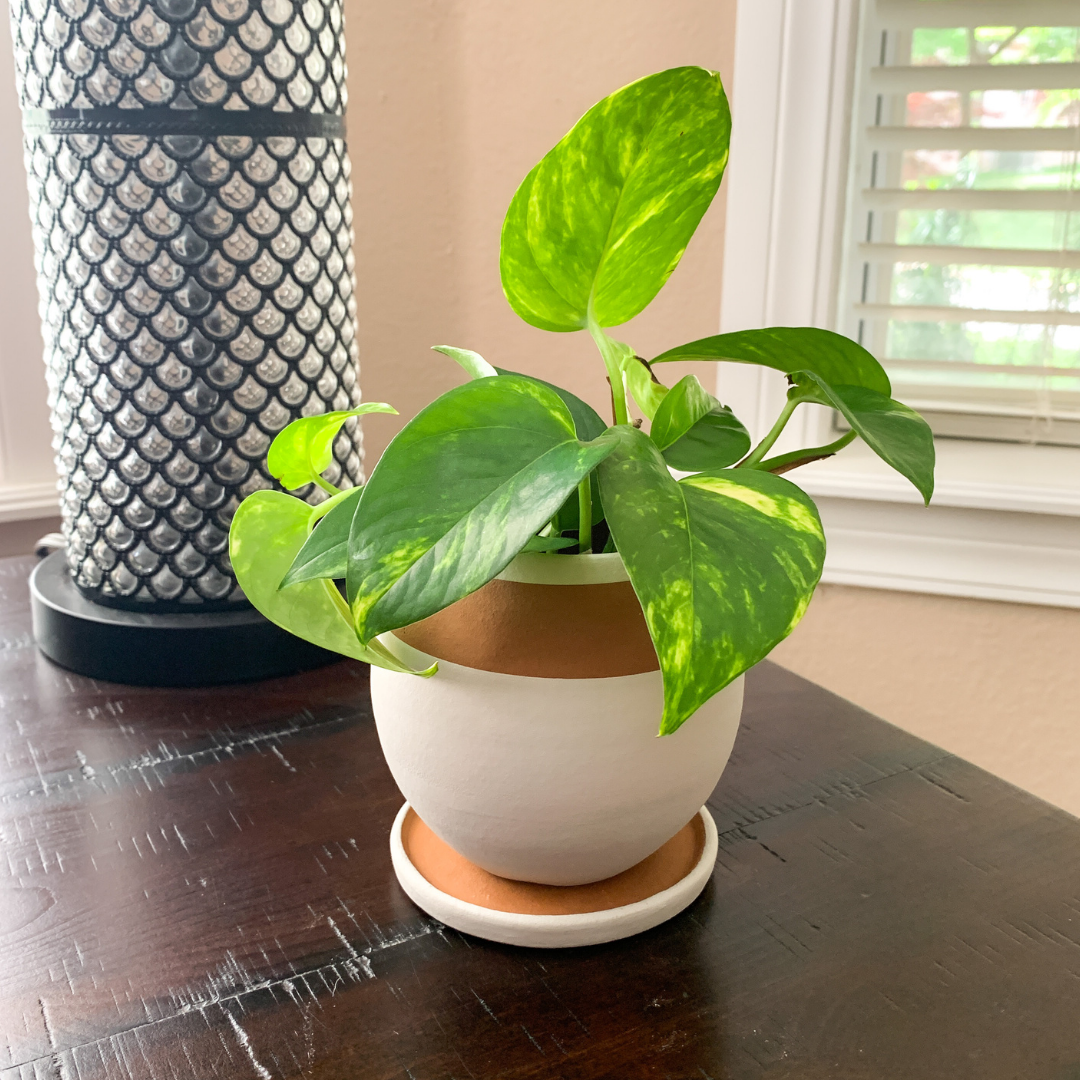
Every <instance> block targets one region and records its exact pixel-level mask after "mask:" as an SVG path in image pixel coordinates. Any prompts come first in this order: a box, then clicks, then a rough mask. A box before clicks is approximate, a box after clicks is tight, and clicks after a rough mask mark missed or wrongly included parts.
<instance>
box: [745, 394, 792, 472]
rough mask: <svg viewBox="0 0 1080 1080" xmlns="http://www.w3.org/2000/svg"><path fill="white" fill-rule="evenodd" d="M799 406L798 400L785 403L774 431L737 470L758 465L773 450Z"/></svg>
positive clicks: (751, 452) (774, 425)
mask: <svg viewBox="0 0 1080 1080" xmlns="http://www.w3.org/2000/svg"><path fill="white" fill-rule="evenodd" d="M799 404H800V402H799V399H798V398H796V399H795V400H792V399H791V398H788V400H787V401H786V402H785V403H784V408H783V410H782V411H781V413H780V415H779V416H778V417H777V418H776V423H775V424H773V426H772V429H771V430H770V431H769V434H768V435H766V436H765V438H764V439H762V440H761V442H759V443H758V444H757V446H755V447H754V449H753V450H751V451H750V453H749V454H747V455H746V457H744V458H743V459H742V461H740V462H739V464H738V465H737V466H736V468H749V467H750V466H752V465H756V464H757V463H758V462H759V461H760V460H761V459H762V458H763V457H764V456H765V455H766V454H767V453H768V452H769V451H770V450H771V449H772V446H773V443H774V442H776V440H777V439H779V438H780V432H781V431H783V430H784V426H785V425H786V424H787V422H788V421H789V420H790V419H791V414H792V413H793V412H794V411H795V410H796V409H797V408H798V407H799Z"/></svg>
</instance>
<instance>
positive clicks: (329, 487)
mask: <svg viewBox="0 0 1080 1080" xmlns="http://www.w3.org/2000/svg"><path fill="white" fill-rule="evenodd" d="M315 483H316V484H318V485H319V487H321V488H322V489H323V491H325V492H326V493H327V494H328V495H340V494H341V489H340V488H336V487H334V485H333V484H331V483H330V481H329V480H324V479H323V478H322V477H321V476H316V477H315Z"/></svg>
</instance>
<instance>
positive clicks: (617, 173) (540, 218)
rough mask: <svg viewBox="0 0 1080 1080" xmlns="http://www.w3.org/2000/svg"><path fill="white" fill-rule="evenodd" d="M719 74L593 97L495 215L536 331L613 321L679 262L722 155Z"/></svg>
mask: <svg viewBox="0 0 1080 1080" xmlns="http://www.w3.org/2000/svg"><path fill="white" fill-rule="evenodd" d="M730 133H731V114H730V112H729V110H728V104H727V98H726V97H725V95H724V89H723V86H721V84H720V77H719V76H718V75H717V74H716V73H715V72H712V71H706V70H705V69H704V68H698V67H680V68H671V69H670V70H668V71H661V72H659V73H658V74H655V75H649V76H647V77H645V78H644V79H639V80H638V81H637V82H635V83H631V84H630V85H629V86H625V87H623V88H622V89H621V90H618V91H616V92H615V93H614V94H611V95H610V96H609V97H606V98H604V100H603V101H601V102H599V103H598V104H596V105H594V106H593V107H592V108H591V109H590V110H589V111H588V112H587V113H586V114H585V115H584V116H583V117H582V118H581V119H580V120H579V121H578V122H577V124H575V125H574V127H573V129H572V130H571V131H570V132H569V134H567V135H566V137H565V138H564V139H563V140H562V141H561V142H560V143H559V144H558V145H557V146H555V147H554V149H552V150H551V151H550V152H549V153H548V154H547V156H546V157H544V159H543V160H542V161H541V162H540V164H539V165H537V166H536V167H535V168H534V169H533V170H532V171H531V172H530V173H529V175H528V176H527V177H526V178H525V180H524V182H523V183H522V185H521V187H520V188H519V189H518V191H517V194H515V196H514V198H513V200H512V201H511V203H510V209H509V210H508V211H507V215H506V220H505V222H504V223H503V232H502V245H501V252H500V270H501V273H502V281H503V289H504V291H505V292H506V297H507V299H508V300H509V302H510V305H511V307H513V309H514V310H515V311H516V312H517V313H518V315H520V316H521V318H523V319H524V320H525V321H526V322H528V323H531V324H532V325H533V326H538V327H540V328H541V329H544V330H559V331H568V330H579V329H581V328H583V327H584V326H585V325H586V322H587V318H588V314H589V312H590V310H591V311H592V313H593V315H594V317H595V319H596V321H597V323H598V324H599V325H600V326H615V325H617V324H619V323H624V322H626V321H627V320H628V319H631V318H633V317H634V316H635V315H637V314H638V312H640V311H642V310H643V309H644V308H645V307H646V306H647V305H648V303H649V301H650V300H652V298H653V297H654V296H655V295H656V294H657V292H659V291H660V289H661V287H662V286H663V284H664V282H665V281H667V279H668V277H669V276H670V274H671V272H672V271H673V270H674V269H675V267H676V266H677V265H678V263H679V260H680V259H681V258H682V253H683V251H684V250H685V248H686V245H687V243H688V242H689V240H690V237H691V236H693V234H694V230H695V229H696V228H697V225H698V222H699V221H700V220H701V217H702V215H703V214H704V213H705V211H706V210H707V209H708V207H709V204H710V203H711V202H712V199H713V196H714V195H715V194H716V189H717V188H718V187H719V186H720V179H721V176H722V175H723V172H724V166H725V164H726V163H727V156H728V140H729V136H730Z"/></svg>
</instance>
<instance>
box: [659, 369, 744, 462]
mask: <svg viewBox="0 0 1080 1080" xmlns="http://www.w3.org/2000/svg"><path fill="white" fill-rule="evenodd" d="M649 436H650V438H651V439H652V441H653V442H654V443H656V445H657V447H658V448H659V449H660V451H661V452H662V453H663V455H664V460H665V461H666V462H667V463H668V464H669V465H671V466H673V467H674V468H676V469H682V470H684V471H685V472H698V471H700V470H702V469H718V468H723V467H724V466H726V465H731V464H733V463H734V462H736V461H738V460H739V458H741V457H742V456H743V455H744V454H745V453H746V452H747V451H748V450H749V449H750V435H749V433H748V432H747V430H746V428H745V427H743V425H742V424H741V423H740V422H739V420H737V419H736V417H735V415H734V413H732V411H731V410H730V409H727V408H725V407H724V406H723V405H721V404H720V402H719V401H717V400H716V398H714V397H713V396H712V394H709V393H707V392H706V390H705V387H703V386H702V385H701V383H700V382H699V381H698V380H697V378H696V377H695V376H693V375H686V376H685V377H683V378H682V379H680V380H679V381H678V382H677V383H676V384H675V385H674V386H673V387H672V388H671V390H670V391H669V393H668V394H667V396H666V397H665V398H664V400H663V401H661V402H660V406H659V408H658V409H657V410H656V415H655V416H654V417H653V422H652V427H651V428H650V430H649Z"/></svg>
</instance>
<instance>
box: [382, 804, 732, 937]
mask: <svg viewBox="0 0 1080 1080" xmlns="http://www.w3.org/2000/svg"><path fill="white" fill-rule="evenodd" d="M409 809H410V807H409V803H408V802H406V803H404V805H403V806H402V807H401V809H400V810H399V811H398V813H397V817H395V819H394V824H393V826H392V828H391V830H390V857H391V861H392V863H393V867H394V872H395V874H396V875H397V879H398V882H399V883H400V885H401V887H402V889H404V890H405V893H406V894H407V895H408V897H409V898H410V899H411V900H412V901H413V902H414V903H415V904H416V905H417V906H418V907H420V908H422V909H423V910H424V911H426V912H427V913H428V914H429V915H431V916H432V917H433V918H435V919H437V920H438V921H439V922H441V923H444V924H445V925H447V926H450V927H452V928H453V929H455V930H460V931H462V932H463V933H467V934H471V935H473V936H474V937H481V938H486V939H487V940H490V941H499V942H503V943H505V944H511V945H524V946H528V947H531V948H567V947H576V946H581V945H596V944H600V943H602V942H605V941H615V940H618V939H619V938H623V937H630V936H631V935H633V934H639V933H641V932H642V931H644V930H648V929H651V928H652V927H654V926H659V925H660V923H662V922H666V921H667V920H668V919H670V918H672V917H673V916H675V915H677V914H678V913H679V912H680V911H682V910H684V909H685V908H687V907H689V905H690V904H692V903H693V902H694V901H695V900H696V899H697V898H698V896H699V895H700V894H701V892H702V890H703V889H704V888H705V885H706V884H707V883H708V880H709V878H710V877H711V876H712V872H713V867H714V866H715V864H716V856H717V852H718V850H719V837H718V834H717V831H716V823H715V822H714V821H713V818H712V814H710V813H709V811H708V808H707V807H705V806H703V807H702V808H701V809H700V810H699V811H698V816H699V817H700V818H701V821H702V825H703V826H704V828H705V845H704V848H703V850H702V852H701V857H700V858H699V859H698V861H697V863H696V864H695V865H694V867H693V869H692V870H691V871H690V872H689V873H688V874H687V875H686V876H685V877H683V878H681V879H680V880H679V881H677V882H676V883H675V884H674V885H672V886H670V887H669V888H667V889H663V890H661V891H660V892H658V893H654V894H653V895H652V896H647V897H646V898H645V899H644V900H637V901H635V902H634V903H632V904H624V905H623V906H621V907H617V908H607V909H605V910H603V911H589V912H582V913H578V914H573V915H530V914H523V913H521V912H514V911H497V910H494V909H492V908H485V907H481V906H480V905H479V904H472V903H469V902H468V901H466V900H459V899H458V898H457V897H456V896H451V895H450V894H449V893H445V892H443V891H442V890H441V889H438V888H436V887H435V886H434V885H432V884H431V882H429V881H428V880H427V878H425V877H424V876H423V875H422V874H421V873H420V871H419V870H417V868H416V867H415V866H414V865H413V863H412V860H411V859H410V858H409V856H408V854H407V853H406V851H405V847H404V845H403V844H402V842H401V827H402V823H403V822H404V820H405V815H406V814H407V813H408V812H409Z"/></svg>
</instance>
